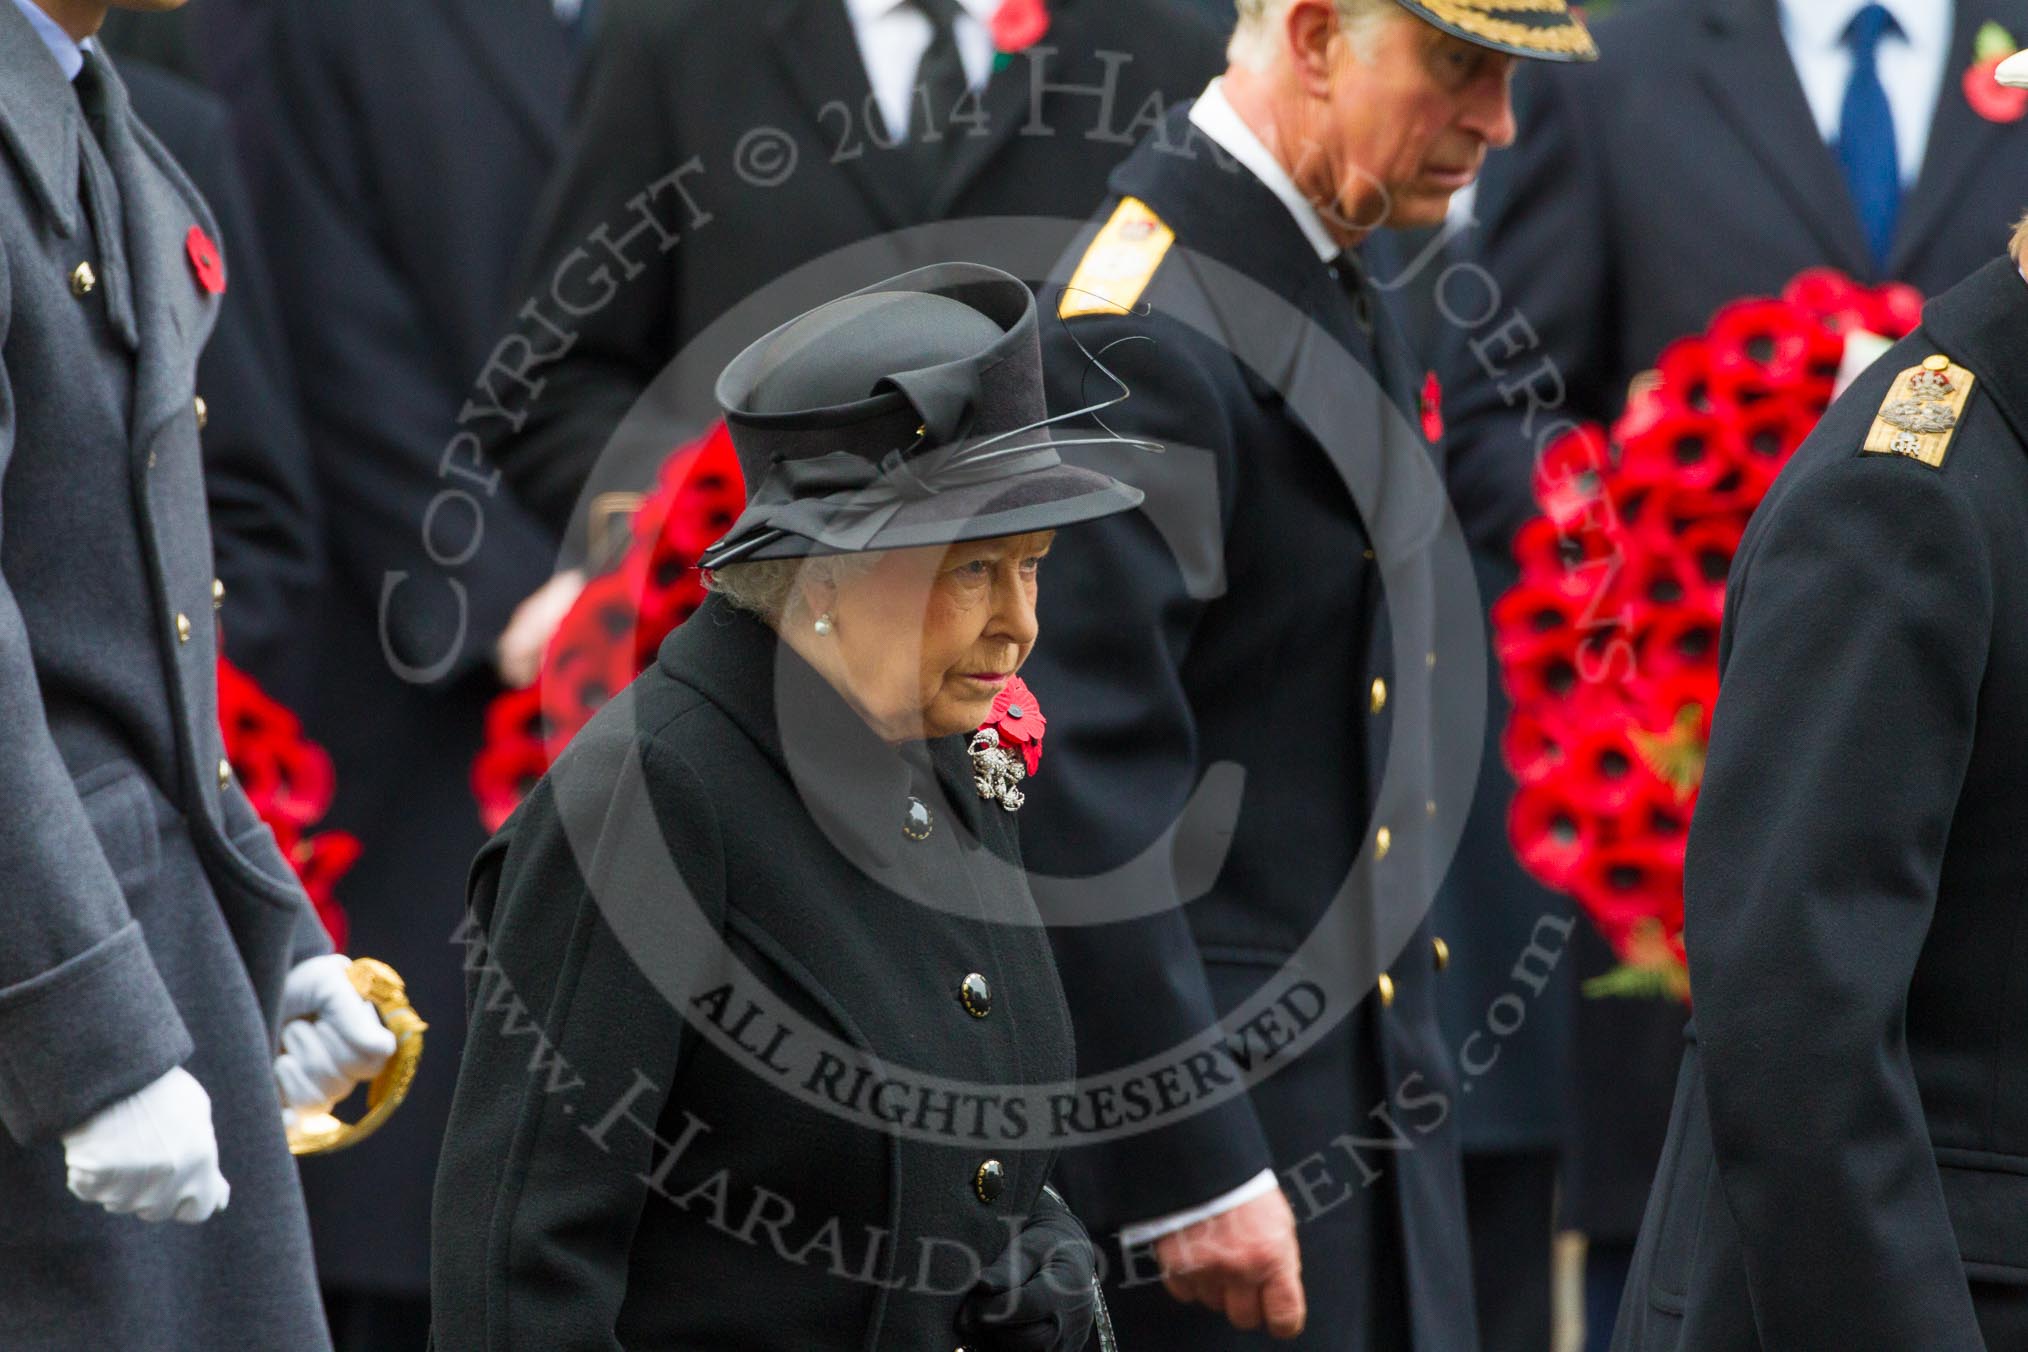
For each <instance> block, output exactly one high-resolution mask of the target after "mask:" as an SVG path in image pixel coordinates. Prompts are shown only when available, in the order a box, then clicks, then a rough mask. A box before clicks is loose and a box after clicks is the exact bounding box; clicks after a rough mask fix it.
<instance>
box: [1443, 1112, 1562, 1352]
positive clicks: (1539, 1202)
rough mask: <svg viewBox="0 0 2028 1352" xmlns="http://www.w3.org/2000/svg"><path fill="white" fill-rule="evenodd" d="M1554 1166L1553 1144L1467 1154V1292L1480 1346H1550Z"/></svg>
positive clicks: (1521, 1351)
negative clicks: (1475, 1308)
mask: <svg viewBox="0 0 2028 1352" xmlns="http://www.w3.org/2000/svg"><path fill="white" fill-rule="evenodd" d="M1556 1166H1557V1155H1556V1152H1555V1151H1553V1150H1543V1151H1517V1152H1513V1153H1504V1152H1503V1153H1500V1154H1467V1155H1466V1156H1465V1216H1466V1220H1467V1223H1468V1224H1469V1225H1470V1227H1471V1231H1472V1298H1473V1301H1474V1303H1475V1304H1476V1305H1477V1306H1478V1310H1479V1342H1480V1345H1481V1346H1482V1347H1483V1348H1484V1349H1485V1352H1549V1349H1550V1345H1551V1339H1552V1337H1553V1332H1552V1323H1553V1315H1552V1313H1551V1310H1550V1293H1551V1289H1552V1283H1553V1276H1552V1272H1551V1269H1552V1266H1553V1253H1554V1248H1555V1231H1556V1214H1555V1213H1556Z"/></svg>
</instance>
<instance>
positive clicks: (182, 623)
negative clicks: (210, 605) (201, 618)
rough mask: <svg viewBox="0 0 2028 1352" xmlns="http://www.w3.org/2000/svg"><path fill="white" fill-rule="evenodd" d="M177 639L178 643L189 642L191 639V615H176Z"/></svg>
mask: <svg viewBox="0 0 2028 1352" xmlns="http://www.w3.org/2000/svg"><path fill="white" fill-rule="evenodd" d="M176 641H177V642H178V643H188V642H189V641H190V617H189V616H188V615H178V616H177V617H176Z"/></svg>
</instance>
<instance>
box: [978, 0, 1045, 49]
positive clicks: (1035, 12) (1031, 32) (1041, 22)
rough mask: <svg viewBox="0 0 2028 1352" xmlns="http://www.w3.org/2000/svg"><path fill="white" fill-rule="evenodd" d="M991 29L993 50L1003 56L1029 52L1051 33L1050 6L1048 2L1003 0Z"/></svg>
mask: <svg viewBox="0 0 2028 1352" xmlns="http://www.w3.org/2000/svg"><path fill="white" fill-rule="evenodd" d="M990 26H991V28H992V32H993V48H994V50H996V51H998V52H999V53H1000V54H1001V55H1002V56H1005V55H1008V54H1010V53H1013V52H1024V51H1027V50H1028V49H1029V48H1030V47H1033V46H1034V45H1035V44H1036V43H1038V42H1040V41H1042V39H1043V37H1044V35H1046V34H1047V33H1048V32H1049V6H1048V5H1047V4H1045V3H1044V0H1000V7H999V8H998V9H996V10H994V11H993V19H992V23H991V25H990Z"/></svg>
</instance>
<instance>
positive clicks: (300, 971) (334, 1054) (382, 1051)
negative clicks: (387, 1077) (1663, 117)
mask: <svg viewBox="0 0 2028 1352" xmlns="http://www.w3.org/2000/svg"><path fill="white" fill-rule="evenodd" d="M349 961H350V960H349V959H347V958H345V957H342V956H340V955H339V954H336V953H327V954H325V955H324V956H323V957H321V958H311V959H310V960H309V961H308V962H299V963H297V964H296V965H295V967H294V968H293V969H291V970H290V972H289V975H288V979H287V980H286V981H284V982H283V983H282V1019H283V1023H282V1054H281V1055H280V1056H277V1057H276V1058H275V1087H276V1088H277V1089H278V1090H280V1091H281V1096H282V1105H283V1106H284V1107H285V1108H295V1109H303V1110H308V1111H312V1112H322V1111H323V1110H325V1109H326V1108H329V1107H330V1106H331V1105H332V1104H334V1103H336V1102H338V1101H339V1100H340V1099H342V1098H344V1097H345V1096H346V1095H347V1094H349V1093H351V1092H352V1088H353V1086H354V1085H356V1084H358V1083H360V1082H361V1081H362V1080H370V1079H372V1078H373V1077H374V1076H375V1075H378V1074H379V1073H380V1068H381V1067H382V1066H384V1065H386V1064H387V1058H388V1057H390V1056H393V1055H394V1034H393V1033H390V1032H388V1031H387V1025H385V1024H383V1023H382V1022H381V1021H380V1015H379V1014H377V1013H375V1012H374V1009H373V1006H372V1005H371V1004H370V1003H368V1002H367V1000H366V999H365V997H363V996H361V995H360V994H359V992H358V991H356V990H354V989H352V982H351V980H350V979H349V978H348V977H347V976H346V974H345V969H346V967H347V965H348V963H349Z"/></svg>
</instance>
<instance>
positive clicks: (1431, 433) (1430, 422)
mask: <svg viewBox="0 0 2028 1352" xmlns="http://www.w3.org/2000/svg"><path fill="white" fill-rule="evenodd" d="M1420 403H1421V412H1422V435H1423V439H1424V440H1425V441H1427V442H1429V443H1430V444H1431V445H1432V446H1434V445H1435V444H1436V443H1437V442H1439V441H1442V440H1443V439H1444V387H1443V382H1442V381H1440V380H1438V379H1437V373H1436V372H1434V371H1431V372H1429V373H1428V374H1426V375H1425V376H1423V378H1422V399H1421V401H1420Z"/></svg>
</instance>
